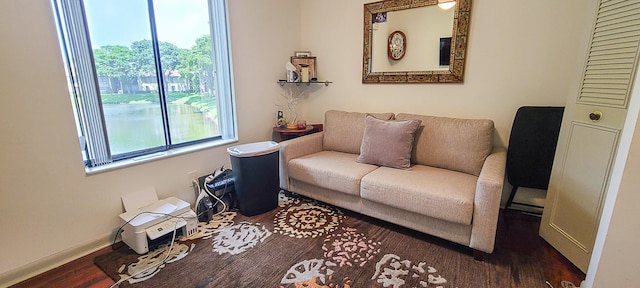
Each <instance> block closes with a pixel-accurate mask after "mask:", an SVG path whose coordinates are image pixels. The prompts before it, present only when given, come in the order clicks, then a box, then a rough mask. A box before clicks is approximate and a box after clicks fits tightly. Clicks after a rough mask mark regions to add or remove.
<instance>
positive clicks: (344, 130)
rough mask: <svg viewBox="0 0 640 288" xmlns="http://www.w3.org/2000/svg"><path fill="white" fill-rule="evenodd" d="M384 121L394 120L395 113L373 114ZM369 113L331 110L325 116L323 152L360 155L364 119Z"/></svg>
mask: <svg viewBox="0 0 640 288" xmlns="http://www.w3.org/2000/svg"><path fill="white" fill-rule="evenodd" d="M371 115H373V116H374V117H376V118H378V119H382V120H390V119H393V113H371ZM366 116H367V113H359V112H345V111H336V110H329V111H327V112H325V114H324V139H323V148H322V149H323V150H331V151H338V152H345V153H353V154H360V146H361V144H362V135H364V119H365V117H366Z"/></svg>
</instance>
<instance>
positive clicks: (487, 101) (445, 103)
mask: <svg viewBox="0 0 640 288" xmlns="http://www.w3.org/2000/svg"><path fill="white" fill-rule="evenodd" d="M367 2H373V1H366V0H360V1H340V0H325V1H309V0H307V1H302V9H303V13H302V14H303V15H304V16H303V18H304V21H303V22H302V26H303V29H302V31H303V32H304V33H303V34H302V47H301V48H303V49H305V50H311V52H312V53H313V54H314V55H315V56H317V57H318V58H317V66H318V74H319V79H326V80H330V81H333V82H334V84H332V85H331V86H329V87H327V88H322V89H318V90H317V91H316V92H315V93H314V94H312V95H311V96H310V97H309V99H308V100H307V101H305V102H304V103H303V104H304V105H305V107H304V108H303V109H304V111H305V113H304V117H306V119H307V120H309V121H310V122H321V121H322V120H323V118H324V112H325V111H326V110H328V109H344V110H349V111H365V112H374V111H385V112H386V111H391V112H396V113H397V112H411V113H424V114H431V115H443V116H452V117H468V118H488V119H493V120H494V121H495V124H496V128H497V131H498V134H499V139H500V140H501V141H502V142H504V143H507V141H508V137H509V132H510V128H511V123H512V122H513V117H514V115H515V112H516V109H517V108H518V107H520V106H524V105H564V104H565V101H566V99H567V96H568V95H569V93H570V92H573V90H571V88H573V87H576V86H578V84H579V76H580V75H579V73H576V71H578V72H579V70H580V69H581V68H582V63H583V61H584V58H583V55H584V51H586V44H587V43H588V42H587V36H588V33H589V30H590V26H589V27H584V23H585V20H586V21H587V23H591V20H592V17H593V13H592V11H586V10H585V9H586V8H585V7H586V6H587V5H586V4H585V3H584V2H585V1H582V0H569V1H554V0H543V1H509V0H482V1H474V2H473V7H472V11H471V26H470V31H469V33H470V36H469V46H468V53H467V63H466V67H465V70H466V72H465V82H464V83H463V84H403V85H397V84H362V49H363V48H362V39H363V23H362V19H363V4H364V3H367ZM327 15H332V16H331V17H327ZM309 121H307V122H309Z"/></svg>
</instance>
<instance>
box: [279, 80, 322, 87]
mask: <svg viewBox="0 0 640 288" xmlns="http://www.w3.org/2000/svg"><path fill="white" fill-rule="evenodd" d="M331 83H333V82H330V81H309V82H287V81H285V80H278V84H279V85H280V86H284V85H286V84H292V85H296V86H300V84H304V85H307V86H309V85H311V84H324V86H329V84H331Z"/></svg>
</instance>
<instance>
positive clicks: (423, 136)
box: [396, 114, 493, 176]
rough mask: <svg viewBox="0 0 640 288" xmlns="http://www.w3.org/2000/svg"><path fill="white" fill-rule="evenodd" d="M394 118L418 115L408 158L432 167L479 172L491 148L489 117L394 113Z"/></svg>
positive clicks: (406, 118) (407, 117) (477, 173)
mask: <svg viewBox="0 0 640 288" xmlns="http://www.w3.org/2000/svg"><path fill="white" fill-rule="evenodd" d="M396 119H398V120H408V119H418V120H422V125H421V126H420V128H418V131H416V140H415V142H414V148H413V151H412V155H411V161H412V162H413V163H416V164H422V165H427V166H432V167H439V168H444V169H449V170H454V171H459V172H463V173H467V174H471V175H476V176H479V175H480V170H482V165H483V164H484V160H485V159H486V158H487V156H488V155H489V153H491V150H492V148H493V144H492V139H493V121H491V120H486V119H456V118H447V117H436V116H426V115H415V114H398V115H397V116H396Z"/></svg>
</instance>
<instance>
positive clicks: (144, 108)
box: [103, 103, 220, 155]
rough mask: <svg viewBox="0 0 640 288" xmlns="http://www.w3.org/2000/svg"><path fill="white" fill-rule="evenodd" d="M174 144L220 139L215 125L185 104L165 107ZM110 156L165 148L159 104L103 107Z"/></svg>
mask: <svg viewBox="0 0 640 288" xmlns="http://www.w3.org/2000/svg"><path fill="white" fill-rule="evenodd" d="M167 108H168V110H169V111H168V114H169V118H170V121H169V126H170V133H171V139H172V140H171V141H172V143H173V144H178V143H183V142H187V141H192V140H197V139H202V138H208V137H215V136H219V135H220V130H219V129H218V124H217V123H216V122H215V121H213V119H210V118H208V117H206V114H205V113H202V112H200V111H199V109H197V108H195V107H193V106H191V105H188V104H168V106H167ZM103 109H104V117H105V120H106V123H107V133H108V135H109V145H110V147H111V154H112V155H117V154H122V153H127V152H132V151H137V150H141V149H149V148H155V147H161V146H165V141H164V128H163V124H162V116H161V115H162V113H161V110H160V104H158V103H145V104H104V105H103Z"/></svg>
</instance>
